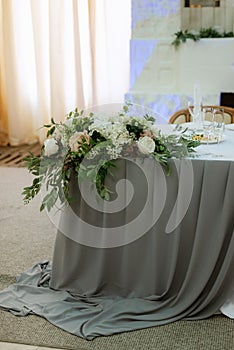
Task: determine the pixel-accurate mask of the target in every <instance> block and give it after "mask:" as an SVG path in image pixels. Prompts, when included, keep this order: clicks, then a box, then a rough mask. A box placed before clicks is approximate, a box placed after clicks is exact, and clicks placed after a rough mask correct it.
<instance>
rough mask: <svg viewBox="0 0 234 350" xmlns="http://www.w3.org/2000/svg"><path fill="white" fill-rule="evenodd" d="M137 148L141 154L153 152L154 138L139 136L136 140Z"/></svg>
mask: <svg viewBox="0 0 234 350" xmlns="http://www.w3.org/2000/svg"><path fill="white" fill-rule="evenodd" d="M137 146H138V149H139V151H140V152H141V153H143V154H149V153H153V152H154V150H155V143H154V140H153V139H151V137H149V136H143V137H140V138H139V140H138V141H137Z"/></svg>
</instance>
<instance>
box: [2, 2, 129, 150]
mask: <svg viewBox="0 0 234 350" xmlns="http://www.w3.org/2000/svg"><path fill="white" fill-rule="evenodd" d="M130 12H131V6H130V0H118V1H117V0H0V20H1V23H0V25H1V28H0V29H1V32H0V89H1V90H0V91H1V93H0V112H1V116H0V127H1V128H2V130H3V131H7V133H8V138H9V141H10V143H11V144H12V145H17V144H20V143H23V142H30V140H34V139H35V138H36V137H38V136H39V137H41V138H42V137H43V135H39V133H40V132H39V128H40V127H41V126H42V125H43V124H44V123H47V122H48V121H49V120H50V118H51V117H53V118H54V119H55V120H56V121H61V120H63V119H64V116H65V114H66V113H68V112H69V111H70V110H72V109H74V108H75V107H78V108H79V109H83V108H87V107H92V106H93V105H99V104H105V103H113V102H123V101H124V93H125V92H127V90H128V87H129V86H128V81H129V40H130V26H131V19H130V17H131V14H130ZM4 128H5V130H4ZM6 129H7V130H6Z"/></svg>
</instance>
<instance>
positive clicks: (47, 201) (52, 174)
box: [23, 103, 199, 211]
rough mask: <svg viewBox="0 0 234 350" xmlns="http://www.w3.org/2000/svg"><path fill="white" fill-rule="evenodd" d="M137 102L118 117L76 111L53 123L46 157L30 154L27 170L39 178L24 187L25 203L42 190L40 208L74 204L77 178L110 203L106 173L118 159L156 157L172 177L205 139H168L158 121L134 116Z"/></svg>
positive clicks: (45, 146)
mask: <svg viewBox="0 0 234 350" xmlns="http://www.w3.org/2000/svg"><path fill="white" fill-rule="evenodd" d="M130 107H131V104H129V103H126V104H125V105H124V106H123V108H122V110H120V111H119V112H118V113H116V115H114V116H113V115H112V116H110V115H109V116H108V115H100V114H97V115H95V114H94V113H89V114H88V115H87V114H86V113H85V112H84V111H78V110H77V109H75V110H74V111H72V112H70V113H69V114H68V115H67V116H66V119H65V121H64V122H63V123H56V122H55V121H54V120H53V119H51V124H48V125H44V127H45V128H47V129H48V130H47V138H46V140H45V141H44V144H43V145H42V148H41V154H40V156H35V155H34V154H32V153H30V154H29V155H28V156H27V157H26V158H25V162H26V166H27V168H28V170H29V172H30V173H32V174H33V175H34V179H33V182H32V185H31V186H28V187H25V188H24V189H23V195H24V203H25V204H27V203H29V202H30V201H31V199H33V198H34V197H35V196H36V195H37V194H38V193H39V192H40V190H41V189H42V186H44V187H45V189H46V194H45V196H44V198H43V200H42V204H41V206H40V210H41V211H42V210H43V209H45V208H46V209H47V210H48V211H50V210H51V208H52V207H53V206H54V205H55V204H56V201H57V200H60V202H62V203H69V202H70V201H71V200H72V198H70V191H69V183H70V180H71V176H73V175H74V173H75V175H76V176H77V178H79V180H81V181H82V180H88V181H91V182H92V183H93V185H94V186H96V189H97V192H98V193H99V195H100V196H101V197H102V198H104V199H105V200H109V199H110V190H109V189H108V188H107V187H106V186H105V177H106V175H107V174H108V175H110V176H112V175H113V174H112V172H111V168H112V167H115V166H116V164H115V162H114V160H116V159H118V158H123V157H124V158H127V157H130V158H137V157H143V158H144V157H151V158H154V159H155V160H156V161H158V162H159V163H160V164H161V165H162V166H163V167H164V169H165V171H166V173H167V174H168V175H169V174H170V166H169V162H168V160H169V159H170V158H174V157H175V158H182V157H186V156H188V155H189V153H191V152H194V147H196V146H198V145H199V141H197V140H193V139H192V138H191V136H189V135H186V134H185V133H179V134H172V135H164V134H162V132H161V131H160V130H159V129H158V128H157V127H156V126H155V125H154V123H155V119H154V118H153V117H152V116H150V115H148V114H145V115H144V116H143V117H141V116H133V115H131V113H130Z"/></svg>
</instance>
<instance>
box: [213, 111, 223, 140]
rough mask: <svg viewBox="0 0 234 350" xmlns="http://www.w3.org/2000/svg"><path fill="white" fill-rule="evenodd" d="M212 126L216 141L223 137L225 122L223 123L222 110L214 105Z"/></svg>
mask: <svg viewBox="0 0 234 350" xmlns="http://www.w3.org/2000/svg"><path fill="white" fill-rule="evenodd" d="M213 128H214V135H215V138H216V139H217V143H218V144H219V143H220V141H221V140H222V139H223V134H224V129H225V124H224V110H223V108H219V107H216V108H214V110H213Z"/></svg>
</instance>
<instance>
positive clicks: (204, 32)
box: [172, 27, 234, 49]
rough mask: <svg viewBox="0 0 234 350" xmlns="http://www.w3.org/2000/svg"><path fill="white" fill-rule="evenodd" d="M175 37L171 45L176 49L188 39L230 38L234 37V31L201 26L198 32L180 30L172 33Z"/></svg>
mask: <svg viewBox="0 0 234 350" xmlns="http://www.w3.org/2000/svg"><path fill="white" fill-rule="evenodd" d="M174 35H175V39H174V40H173V41H172V45H173V46H175V48H176V49H178V47H179V46H180V45H181V43H185V42H186V41H187V40H188V39H191V40H193V41H199V40H200V39H205V38H232V37H234V32H232V31H230V32H226V31H224V32H222V33H221V32H219V31H218V30H217V29H215V28H212V27H209V28H201V29H200V30H199V31H198V32H196V31H189V30H187V29H186V30H184V31H183V30H180V31H178V32H176V33H174Z"/></svg>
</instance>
